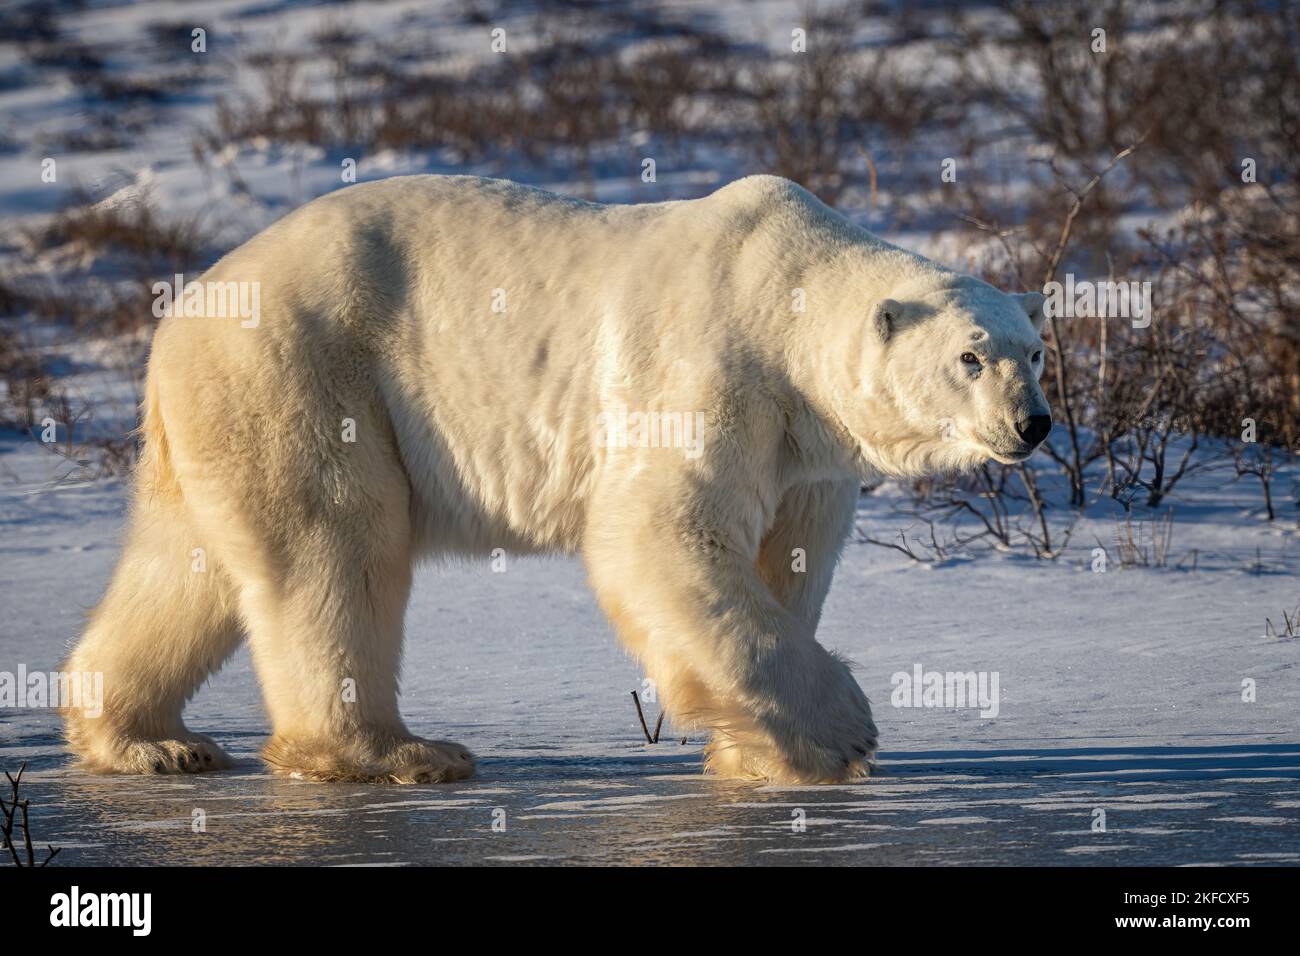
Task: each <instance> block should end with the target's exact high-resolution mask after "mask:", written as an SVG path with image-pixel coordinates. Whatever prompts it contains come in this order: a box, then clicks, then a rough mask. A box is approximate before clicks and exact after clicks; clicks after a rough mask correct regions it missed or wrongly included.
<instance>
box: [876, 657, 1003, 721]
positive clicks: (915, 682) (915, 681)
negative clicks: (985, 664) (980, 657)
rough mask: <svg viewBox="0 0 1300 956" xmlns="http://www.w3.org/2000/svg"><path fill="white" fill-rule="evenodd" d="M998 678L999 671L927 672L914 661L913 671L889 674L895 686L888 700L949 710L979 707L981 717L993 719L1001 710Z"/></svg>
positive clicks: (905, 704)
mask: <svg viewBox="0 0 1300 956" xmlns="http://www.w3.org/2000/svg"><path fill="white" fill-rule="evenodd" d="M998 680H999V678H998V672H997V671H927V670H926V669H925V668H923V667H922V666H921V665H920V664H914V665H913V666H912V672H911V673H910V674H909V673H908V672H907V671H897V672H895V673H894V675H893V676H892V677H890V679H889V682H890V684H892V685H893V687H894V689H893V691H892V692H891V693H890V695H889V702H890V703H891V704H893V705H894V706H895V707H933V708H939V709H948V710H959V709H963V708H967V707H978V708H979V712H980V716H981V717H984V718H990V719H991V718H993V717H996V716H997V715H998V711H999V710H1000V709H1001V697H1000V695H999V693H998Z"/></svg>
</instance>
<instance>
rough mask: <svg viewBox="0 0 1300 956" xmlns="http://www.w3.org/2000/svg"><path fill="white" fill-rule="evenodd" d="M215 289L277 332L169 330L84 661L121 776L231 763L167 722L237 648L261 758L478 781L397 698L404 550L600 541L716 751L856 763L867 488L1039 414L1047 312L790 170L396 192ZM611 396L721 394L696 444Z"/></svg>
mask: <svg viewBox="0 0 1300 956" xmlns="http://www.w3.org/2000/svg"><path fill="white" fill-rule="evenodd" d="M204 278H205V280H207V281H222V282H229V281H236V282H258V283H260V298H261V318H260V322H259V323H258V324H257V326H256V328H245V327H242V326H241V323H240V321H239V320H238V319H237V318H231V319H225V318H220V317H206V318H183V317H179V316H178V317H171V316H169V317H168V318H166V319H164V320H163V321H162V323H161V325H160V326H159V328H158V331H157V334H156V337H155V339H154V346H153V353H152V356H151V358H150V363H149V375H148V384H147V396H146V402H145V407H144V424H143V433H144V457H143V460H142V462H141V465H140V467H139V469H138V473H137V475H136V478H135V486H134V504H133V512H132V527H131V532H130V536H129V539H128V541H127V543H126V548H125V552H124V554H123V556H122V559H121V563H120V564H119V566H118V568H117V571H116V574H115V575H114V578H113V581H112V584H111V586H110V588H109V590H108V593H107V596H106V597H105V598H104V601H103V602H102V603H101V604H100V606H99V607H98V608H97V609H96V611H95V612H94V614H93V617H92V619H91V622H90V625H89V628H88V629H87V631H86V633H85V635H84V637H83V638H82V640H81V642H80V644H79V645H78V646H77V648H76V649H75V651H74V653H73V655H72V657H71V659H70V661H69V662H68V664H67V665H66V666H67V667H68V668H70V669H73V670H77V671H102V672H103V673H104V675H105V685H104V686H105V702H104V715H103V716H102V717H101V718H98V719H91V718H88V717H86V716H85V715H84V714H81V713H79V712H75V711H74V712H71V713H69V714H68V715H67V716H68V736H69V741H70V744H71V746H72V748H73V749H74V750H75V751H76V752H77V753H79V754H80V755H81V756H82V757H83V758H84V760H85V762H86V764H87V765H88V766H89V767H91V768H93V769H96V770H100V771H106V772H145V773H147V772H154V771H162V772H184V771H194V770H203V769H208V768H211V767H219V766H224V765H225V764H226V757H225V755H224V754H223V753H222V752H221V750H220V749H219V748H218V747H217V746H216V745H215V744H213V743H212V741H211V740H209V739H208V738H206V737H203V736H201V735H198V734H195V733H192V732H191V731H189V730H187V729H186V727H185V725H184V724H183V723H182V720H181V711H182V708H183V706H184V704H185V702H186V701H187V700H188V699H189V698H190V697H191V696H192V695H193V693H194V692H195V690H196V689H197V688H198V687H199V685H200V684H201V683H202V682H203V681H204V680H205V679H206V678H207V677H208V676H209V675H210V674H211V673H212V672H213V671H214V670H216V669H217V668H218V667H219V666H220V665H221V663H222V662H223V661H224V660H225V659H226V658H227V656H228V655H230V654H231V652H232V651H233V650H234V649H235V647H236V646H237V644H238V642H239V640H240V639H241V637H242V636H243V635H245V634H246V635H247V637H248V640H249V641H250V644H251V648H252V652H253V660H254V664H255V666H256V669H257V672H258V676H259V679H260V681H261V683H262V687H263V690H264V694H265V700H266V706H267V709H268V711H269V713H270V717H271V720H272V722H273V727H274V735H273V737H272V738H271V740H270V741H269V742H268V744H267V745H266V748H265V750H264V756H265V759H266V760H267V761H268V762H269V763H270V764H271V765H272V766H273V767H274V768H275V769H277V770H279V771H282V772H287V773H293V774H296V775H300V776H303V777H307V778H311V779H322V780H336V779H352V780H388V781H394V782H410V781H442V780H451V779H457V778H461V777H464V776H467V775H468V774H469V773H471V772H472V769H473V762H472V758H471V756H470V755H469V754H468V753H467V752H466V751H465V750H464V749H463V748H461V747H459V746H458V745H455V744H449V743H444V742H435V741H425V740H420V739H418V738H415V737H413V736H412V735H411V734H410V733H409V732H408V731H407V730H406V728H405V726H404V725H403V723H402V720H401V717H400V716H399V713H398V671H399V664H400V656H401V642H402V619H403V613H404V609H405V605H406V601H407V595H408V589H409V586H410V581H411V568H412V565H413V563H414V562H415V561H416V560H418V559H420V558H423V557H437V556H447V555H483V554H489V553H491V552H492V551H493V550H494V549H496V548H502V549H504V550H506V551H509V552H515V553H537V552H555V551H558V552H577V553H580V554H581V555H582V557H583V559H584V561H585V562H586V565H587V568H588V570H589V573H590V578H591V583H592V585H593V587H594V589H595V591H596V594H597V595H598V597H599V600H600V603H601V605H602V607H603V608H604V609H605V610H606V612H607V613H608V614H609V616H610V618H611V620H612V621H613V623H614V624H615V626H616V628H617V630H618V633H619V635H620V637H621V638H622V640H623V641H624V642H625V643H626V645H627V646H628V648H630V649H631V650H632V651H633V652H634V653H635V654H636V655H637V657H638V658H639V659H640V660H641V661H642V662H643V664H644V666H645V668H646V670H647V673H648V674H649V675H650V676H651V677H652V678H653V679H654V680H655V681H656V682H657V684H658V687H659V690H660V693H661V699H662V700H663V701H664V703H665V705H666V707H667V709H668V711H669V713H670V714H671V715H672V716H673V717H674V719H675V720H676V721H677V722H679V724H689V725H695V726H701V727H704V728H706V729H708V730H709V731H711V733H712V743H711V744H710V747H709V755H708V764H709V767H710V769H712V770H714V771H716V772H719V773H723V774H726V775H732V776H742V777H752V778H763V779H769V780H774V781H797V782H821V781H840V780H846V779H852V778H854V777H858V776H861V775H863V774H864V773H865V772H866V768H867V766H868V761H869V760H870V758H871V756H872V755H873V753H874V751H875V747H876V728H875V726H874V724H873V723H872V719H871V712H870V708H869V706H868V703H867V699H866V697H865V696H864V695H863V692H862V690H861V689H860V687H859V686H858V684H857V682H856V681H855V680H854V678H853V676H852V675H851V674H850V671H849V668H848V666H847V665H846V664H845V662H843V661H842V660H840V659H838V658H837V657H835V656H834V655H833V654H831V653H830V652H828V651H826V650H825V649H823V648H822V646H821V645H820V644H818V643H817V642H816V641H815V640H814V631H815V630H816V627H817V622H818V618H819V616H820V613H821V607H822V602H823V600H824V598H825V596H826V592H827V590H828V588H829V586H830V582H831V575H832V572H833V569H834V566H835V564H836V561H837V559H838V556H839V552H840V548H841V545H842V543H843V541H844V539H845V536H846V534H847V532H848V530H849V528H850V525H851V522H852V516H853V511H854V504H855V501H856V499H857V494H858V488H859V483H860V481H861V480H862V479H863V478H864V477H866V476H873V475H881V474H889V475H899V476H910V475H919V474H923V473H929V472H933V471H936V470H941V469H956V468H962V467H968V466H971V465H974V464H976V463H978V462H981V461H984V460H986V459H988V458H989V457H1001V458H1003V459H1004V460H1013V459H1012V458H1006V457H1005V455H1004V449H1006V448H1008V447H1011V446H1013V445H1015V444H1017V439H1016V438H1015V429H1014V423H1015V421H1016V420H1017V419H1018V418H1020V417H1023V416H1024V415H1025V414H1027V413H1029V412H1032V411H1038V410H1041V411H1045V410H1046V406H1045V404H1044V403H1043V398H1042V394H1041V392H1040V391H1039V389H1038V384H1037V377H1038V372H1039V370H1040V368H1041V365H1040V364H1037V361H1036V360H1033V359H1032V358H1031V356H1032V353H1034V352H1035V351H1036V350H1038V349H1041V343H1040V342H1039V338H1038V335H1037V332H1036V327H1035V324H1034V323H1033V322H1031V318H1030V316H1031V315H1032V316H1034V318H1035V319H1037V320H1038V321H1041V317H1040V316H1039V314H1038V313H1037V311H1036V306H1037V305H1038V302H1039V300H1038V299H1037V298H1035V297H1033V296H1024V297H1015V296H1009V295H1005V294H1003V293H1001V292H998V291H997V290H995V289H993V288H991V287H990V286H987V285H985V284H984V283H982V282H979V281H977V280H975V279H972V278H969V277H962V276H959V275H957V274H955V273H952V272H949V271H947V270H945V269H943V268H941V267H939V266H937V265H935V264H933V263H931V262H928V261H927V260H925V259H923V258H921V257H919V256H916V255H912V254H909V253H907V252H904V251H902V250H900V249H897V248H895V247H892V246H890V245H887V244H885V243H883V242H881V241H880V240H878V239H876V238H874V237H873V236H871V235H870V234H868V233H866V232H864V231H863V230H861V229H858V228H856V227H854V226H852V225H850V224H849V223H848V222H846V221H845V220H844V219H843V218H841V217H840V216H839V215H837V214H836V213H835V212H833V211H832V210H830V209H829V208H827V207H826V206H824V205H822V204H821V203H820V202H818V201H817V200H816V199H815V198H814V197H812V196H811V195H810V194H809V193H807V192H806V191H804V190H803V189H801V188H799V187H798V186H796V185H794V184H792V183H790V182H787V181H785V180H783V179H779V178H774V177H769V176H758V177H753V178H749V179H744V180H741V181H739V182H735V183H732V184H731V185H729V186H727V187H725V188H723V189H720V190H718V191H717V192H716V193H714V194H713V195H711V196H709V197H707V198H704V199H700V200H695V201H691V202H672V203H662V204H655V205H639V206H600V205H594V204H590V203H585V202H578V201H575V200H572V199H567V198H564V197H561V196H557V195H553V194H550V193H546V192H542V191H539V190H534V189H529V188H525V187H522V186H518V185H515V184H512V183H508V182H501V181H493V180H485V179H475V178H466V177H440V176H420V177H408V178H397V179H390V180H386V181H382V182H377V183H371V184H367V185H358V186H353V187H350V188H347V189H345V190H342V191H340V192H337V193H334V194H332V195H329V196H325V197H323V198H320V199H317V200H316V201H314V202H312V203H309V204H308V205H306V206H304V207H303V208H301V209H299V210H298V211H296V212H294V213H293V214H292V215H289V216H287V217H286V218H284V219H283V220H282V221H280V222H279V223H277V224H276V225H274V226H272V227H271V228H269V229H267V230H266V231H265V232H263V233H262V234H260V235H258V236H256V237H255V238H253V239H252V240H250V241H249V242H248V243H246V244H245V245H244V246H242V247H240V248H239V249H237V250H236V251H234V252H233V253H231V254H230V255H229V256H227V257H226V258H225V259H223V260H221V261H220V262H219V263H217V265H216V266H214V267H213V268H212V270H211V271H210V272H209V273H208V275H207V276H205V277H204ZM494 290H504V292H505V300H504V301H505V307H506V310H505V312H504V313H496V312H493V311H492V305H493V302H494V298H493V297H494V294H497V295H498V296H499V293H494ZM795 290H803V296H804V297H805V301H806V310H805V311H802V312H799V311H796V310H795V309H794V305H795V303H796V295H797V293H796V291H795ZM495 301H497V302H498V303H499V302H500V301H501V300H500V298H498V299H496V300H495ZM972 349H975V350H978V352H979V355H980V357H981V359H983V363H982V368H983V371H982V372H980V373H979V374H978V375H976V374H973V373H972V372H971V369H970V366H969V365H967V364H966V363H963V362H962V361H961V360H960V356H961V354H962V353H963V352H966V351H968V350H972ZM620 405H625V406H626V407H627V408H628V409H630V410H632V411H644V412H653V411H687V412H692V411H700V412H703V413H704V416H705V418H704V420H705V431H704V434H703V444H702V454H699V455H698V456H696V457H691V456H689V455H687V454H685V453H684V452H683V450H682V449H680V448H663V447H627V448H620V447H604V446H602V444H601V443H600V442H598V441H596V439H595V436H596V433H597V431H598V426H597V421H598V418H599V416H600V414H601V412H602V411H605V410H609V409H611V408H616V407H618V406H620ZM344 419H352V420H354V421H355V423H356V424H355V434H356V440H355V442H353V443H348V442H345V441H343V440H342V434H343V428H344ZM196 548H201V549H203V553H204V555H205V557H206V561H207V568H206V571H204V572H196V571H194V570H193V562H194V550H195V549H196ZM796 549H802V553H803V554H804V555H806V567H805V569H804V570H796V569H795V567H796V563H797V562H796V558H795V552H796ZM349 680H351V681H354V682H355V688H356V693H355V701H349V700H348V699H347V697H346V695H345V694H344V692H343V690H342V688H344V687H345V686H346V684H345V682H347V681H349Z"/></svg>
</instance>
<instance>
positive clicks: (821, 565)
mask: <svg viewBox="0 0 1300 956" xmlns="http://www.w3.org/2000/svg"><path fill="white" fill-rule="evenodd" d="M860 488H861V486H860V484H859V482H858V481H857V479H850V480H848V481H819V482H813V483H810V484H805V485H796V486H795V487H793V488H791V489H790V490H789V491H787V492H786V494H785V496H784V497H783V498H782V499H781V504H780V506H779V507H778V508H777V511H776V520H775V521H774V522H773V523H772V527H771V528H770V529H769V530H768V532H767V534H766V535H764V537H763V543H762V544H761V545H760V546H759V551H758V573H759V575H760V576H761V577H762V578H763V583H765V584H766V585H767V587H768V589H769V590H770V591H771V592H772V594H773V596H775V597H776V599H777V600H778V601H780V602H781V604H782V606H784V607H785V608H786V609H787V610H789V611H790V612H791V613H792V614H794V615H795V616H797V617H798V618H800V620H802V621H804V622H805V623H806V624H807V625H808V628H809V630H810V631H815V630H816V629H817V624H818V623H819V622H820V621H821V616H822V605H823V604H824V603H825V601H826V595H827V593H828V592H829V591H830V587H831V578H832V577H833V575H834V573H835V565H836V564H837V563H838V562H839V559H840V551H841V550H842V549H843V547H844V541H845V539H846V538H847V537H848V534H849V531H850V529H851V528H852V526H853V515H854V511H855V509H856V507H857V502H858V494H859V491H860Z"/></svg>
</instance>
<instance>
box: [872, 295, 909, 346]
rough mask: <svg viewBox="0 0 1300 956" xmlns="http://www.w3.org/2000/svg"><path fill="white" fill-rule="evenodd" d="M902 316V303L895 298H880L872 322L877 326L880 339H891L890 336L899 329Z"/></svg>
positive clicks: (886, 340) (883, 340) (884, 340)
mask: <svg viewBox="0 0 1300 956" xmlns="http://www.w3.org/2000/svg"><path fill="white" fill-rule="evenodd" d="M902 318H903V306H902V303H900V302H897V301H895V300H894V299H881V300H880V302H879V304H878V305H877V306H876V311H875V314H874V315H873V316H872V317H871V324H872V326H873V327H874V328H875V330H876V335H877V336H878V337H879V338H880V341H882V342H888V341H889V339H890V337H891V336H892V335H893V334H894V333H895V332H897V331H898V325H899V322H900V321H901V319H902Z"/></svg>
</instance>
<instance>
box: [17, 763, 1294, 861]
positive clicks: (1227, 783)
mask: <svg viewBox="0 0 1300 956" xmlns="http://www.w3.org/2000/svg"><path fill="white" fill-rule="evenodd" d="M228 742H230V743H231V744H232V746H233V747H234V749H235V750H236V752H237V753H238V755H239V756H241V757H244V758H246V764H245V765H243V766H241V767H240V768H239V769H236V770H232V771H229V772H226V773H222V774H217V775H212V776H206V777H204V776H196V777H188V778H145V777H140V778H105V777H98V778H92V777H86V776H83V775H81V774H79V773H75V772H69V771H67V770H62V769H61V770H55V771H53V772H46V773H40V774H38V778H39V779H38V780H37V781H34V782H33V783H32V785H31V786H30V790H29V795H30V796H31V797H32V798H33V802H34V803H35V804H37V805H38V806H39V807H40V810H41V812H40V814H39V817H38V823H39V830H38V837H39V838H40V839H41V840H49V841H50V842H53V843H55V844H56V845H60V846H63V847H64V850H63V856H62V857H61V858H60V862H61V863H68V864H71V863H81V864H140V865H154V864H185V865H211V864H238V863H245V864H252V863H256V864H313V865H357V864H391V865H398V864H405V865H419V864H487V865H494V864H495V865H527V864H542V863H579V864H629V865H630V864H638V865H645V864H651V865H711V864H743V865H788V864H809V863H816V864H818V865H900V864H903V865H906V864H925V865H949V866H959V865H971V864H985V865H988V864H1046V865H1054V864H1085V865H1086V864H1124V865H1128V864H1134V865H1136V864H1159V865H1168V864H1196V863H1236V864H1243V863H1251V864H1269V863H1274V864H1283V863H1285V864H1297V863H1300V833H1297V808H1298V807H1300V783H1297V780H1296V776H1297V773H1298V772H1300V747H1297V746H1294V745H1280V744H1240V743H1231V742H1224V741H1221V742H1217V743H1213V744H1200V745H1182V744H1177V743H1175V744H1173V745H1157V746H1152V745H1146V746H1143V745H1140V744H1137V743H1135V742H1134V741H1123V742H1116V743H1115V744H1112V745H1104V746H1095V747H1075V746H1070V745H1067V744H1065V743H1063V742H1056V745H1039V746H1032V747H1031V746H1022V747H1008V748H1006V749H999V750H992V749H990V750H987V751H973V750H971V751H956V752H951V751H949V752H926V751H915V752H906V751H902V752H886V753H884V754H882V764H883V766H884V767H887V768H888V769H887V771H886V772H884V773H882V774H881V775H880V776H878V777H877V778H876V779H874V780H872V781H871V782H869V783H866V784H861V785H853V786H842V787H796V788H774V787H755V786H748V785H737V784H728V783H719V782H714V781H711V780H709V779H708V778H704V777H702V776H701V775H700V773H699V755H698V750H697V748H693V747H689V746H688V747H682V746H681V745H680V744H678V743H664V742H661V743H659V744H658V745H656V746H654V747H649V746H646V745H644V744H642V745H640V746H635V745H631V744H629V745H627V746H625V747H622V748H608V749H606V751H605V752H604V753H602V754H601V755H599V756H592V755H586V756H583V755H578V754H574V753H571V752H568V751H567V750H561V749H557V748H554V747H548V746H546V745H544V744H538V745H536V746H534V747H530V748H519V749H514V750H510V749H507V748H502V749H501V750H500V751H499V752H496V753H494V754H492V755H491V756H488V757H487V758H486V759H484V760H483V762H482V765H481V774H480V776H479V777H478V779H477V780H475V781H473V782H470V783H465V784H455V785H449V786H437V787H379V786H365V785H328V786H322V785H319V784H311V783H305V782H300V781H295V780H288V779H283V778H279V777H275V776H273V775H271V774H269V773H266V772H265V771H264V770H262V768H261V767H260V766H259V765H258V764H257V763H256V761H255V760H253V759H251V758H252V754H251V752H250V751H249V749H248V748H251V747H252V746H255V745H256V743H257V741H256V740H252V739H238V740H235V741H228ZM34 743H36V746H37V748H38V749H41V750H43V749H44V748H43V747H41V746H40V744H39V742H34ZM41 762H42V763H43V762H44V761H41ZM1097 808H1102V809H1104V810H1105V814H1106V817H1105V823H1106V830H1105V832H1094V830H1093V825H1094V820H1095V819H1096V815H1095V811H1096V809H1097ZM196 810H200V811H202V814H203V817H204V819H203V823H204V825H205V826H204V829H203V831H202V832H195V827H194V821H195V816H196V815H195V811H196ZM494 822H495V826H494ZM502 824H504V826H502ZM800 825H801V826H800Z"/></svg>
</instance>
